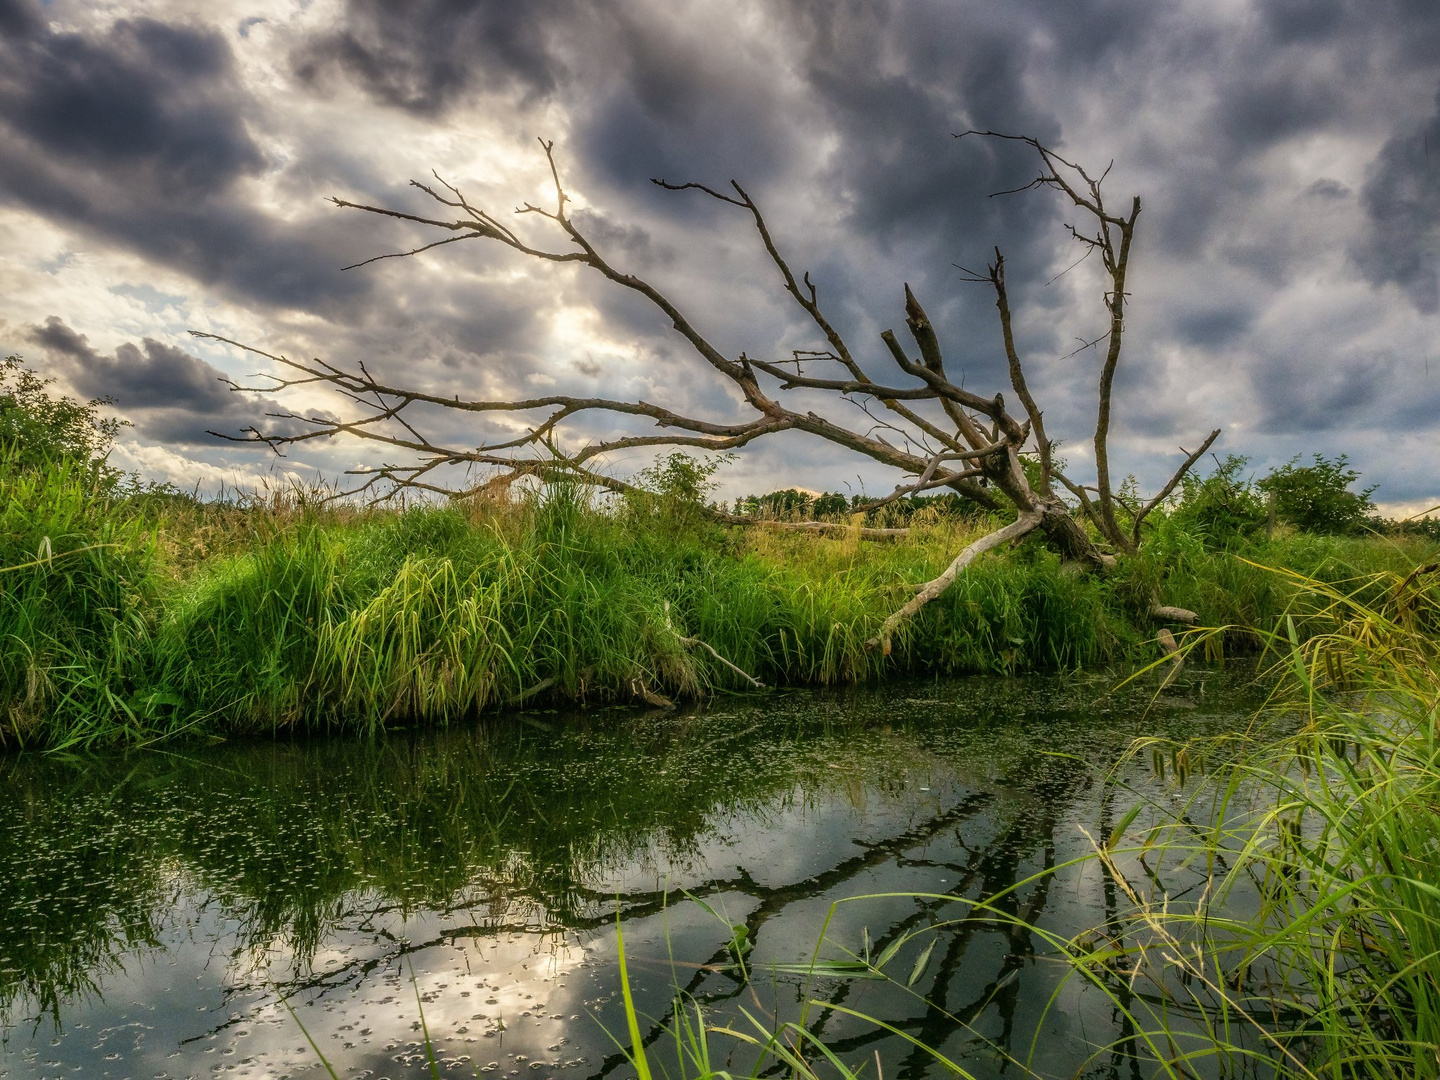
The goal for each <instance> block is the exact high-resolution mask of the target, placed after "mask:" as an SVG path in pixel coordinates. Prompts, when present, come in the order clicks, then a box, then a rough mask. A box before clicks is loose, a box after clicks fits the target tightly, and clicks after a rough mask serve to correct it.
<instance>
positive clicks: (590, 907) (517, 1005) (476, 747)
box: [0, 672, 1256, 1080]
mask: <svg viewBox="0 0 1440 1080" xmlns="http://www.w3.org/2000/svg"><path fill="white" fill-rule="evenodd" d="M1109 688H1110V684H1109V683H1108V682H1105V681H1103V680H1085V679H1069V680H1066V679H1058V678H1026V679H999V678H996V679H977V680H965V681H951V682H942V683H929V682H923V683H905V684H895V685H891V686H888V687H886V688H882V689H878V690H865V691H856V692H851V693H844V694H840V693H809V692H804V693H799V692H797V693H789V694H779V695H774V696H769V697H765V698H759V699H742V700H738V701H736V702H735V703H726V702H725V701H723V700H722V701H720V702H717V703H714V704H712V705H711V706H710V707H708V708H706V709H703V710H697V711H693V712H676V713H652V714H648V715H636V714H633V713H626V712H614V711H612V712H597V713H593V714H590V715H578V716H561V715H541V714H535V715H532V716H530V717H529V718H527V719H526V720H525V721H523V722H520V721H516V720H513V719H512V720H509V721H506V722H504V723H500V722H495V723H491V724H489V725H486V726H484V727H482V728H478V729H471V730H465V731H451V732H441V733H428V734H411V733H396V734H392V735H390V736H389V737H387V738H385V739H384V740H381V741H377V742H370V743H366V742H354V741H349V740H340V739H331V740H312V741H309V742H302V743H292V744H250V745H238V744H237V745H217V746H208V747H202V748H195V747H185V748H183V749H177V750H167V751H164V752H161V751H144V752H135V753H131V754H126V755H116V756H109V757H102V758H93V759H90V758H86V759H80V758H65V757H53V756H52V757H36V756H25V757H20V758H11V759H8V760H4V759H0V1034H3V1046H0V1077H17V1078H18V1077H27V1078H28V1077H40V1076H86V1077H90V1076H93V1077H116V1078H119V1077H136V1078H139V1077H146V1078H149V1077H155V1078H164V1077H185V1076H195V1077H205V1076H234V1077H259V1076H265V1077H273V1076H287V1075H288V1076H316V1077H319V1076H323V1075H325V1072H324V1066H323V1065H322V1063H321V1059H320V1055H319V1054H318V1053H317V1052H316V1050H315V1049H314V1048H312V1046H311V1045H310V1040H313V1041H314V1043H315V1045H316V1046H318V1047H319V1050H320V1051H321V1052H323V1054H324V1057H325V1058H326V1059H328V1061H329V1062H330V1064H331V1065H332V1066H333V1067H334V1068H335V1070H336V1071H337V1072H338V1073H339V1074H340V1075H342V1076H343V1075H349V1076H359V1077H372V1078H378V1077H401V1076H421V1075H429V1065H428V1063H427V1061H426V1050H425V1041H424V1039H423V1037H422V1028H421V1016H422V1009H423V1021H424V1024H425V1025H426V1026H427V1028H428V1031H429V1035H430V1038H431V1043H432V1044H433V1048H434V1052H435V1054H436V1056H437V1059H438V1060H437V1062H436V1065H437V1067H438V1069H439V1070H440V1073H441V1075H443V1076H472V1075H475V1074H477V1073H478V1074H479V1075H481V1076H487V1075H494V1076H496V1077H500V1076H505V1077H534V1078H535V1080H540V1078H543V1077H548V1076H559V1077H570V1078H574V1080H582V1078H586V1077H602V1076H612V1075H613V1076H616V1077H622V1076H630V1075H633V1071H634V1070H633V1068H632V1067H631V1066H630V1065H629V1064H628V1062H627V1061H626V1060H625V1059H624V1057H623V1056H622V1055H621V1054H620V1053H619V1052H618V1049H617V1045H616V1042H615V1041H614V1039H612V1038H611V1035H610V1034H607V1032H609V1033H613V1035H614V1037H615V1038H617V1039H622V1040H623V1039H624V1037H625V1036H624V1032H625V1021H624V1016H623V1012H622V1011H621V1006H620V997H619V988H620V981H619V975H618V969H617V965H616V959H617V939H616V924H617V917H618V920H619V922H620V924H621V926H623V933H624V945H625V952H626V956H627V958H628V966H629V973H630V980H631V983H632V986H633V987H634V990H635V995H636V1001H637V1005H638V1007H639V1009H640V1011H641V1012H642V1013H643V1014H646V1015H648V1016H649V1017H652V1018H656V1019H657V1020H662V1019H664V1018H665V1017H666V1016H667V1013H668V1010H669V1007H670V1002H671V1000H672V998H673V997H674V994H675V988H676V986H677V985H678V986H679V987H681V988H683V990H684V991H685V993H686V994H687V995H689V996H690V998H691V999H692V1000H693V1002H694V1003H698V1005H699V1007H700V1008H701V1009H702V1010H703V1012H704V1015H705V1016H706V1019H707V1020H708V1021H709V1022H711V1023H712V1024H722V1023H728V1024H729V1025H731V1026H733V1027H736V1028H740V1029H743V1030H748V1031H752V1032H754V1031H755V1029H754V1028H753V1027H752V1026H750V1021H749V1020H747V1019H746V1017H745V1015H744V1014H742V1012H741V1010H742V1009H743V1010H745V1012H748V1014H749V1015H750V1016H751V1017H754V1018H755V1019H756V1020H759V1021H760V1022H762V1023H767V1024H768V1023H772V1022H773V1021H774V1020H775V1019H777V1018H778V1019H780V1020H794V1019H800V1018H802V1015H803V1019H804V1020H805V1022H806V1024H807V1025H808V1027H809V1028H810V1029H811V1030H812V1031H814V1032H815V1034H816V1035H817V1036H818V1037H819V1038H821V1039H823V1040H824V1041H825V1042H826V1044H827V1045H829V1046H830V1047H831V1048H832V1049H834V1051H835V1052H836V1053H837V1054H838V1055H839V1056H840V1057H841V1058H842V1059H843V1060H845V1061H847V1062H849V1063H851V1064H852V1065H858V1064H861V1063H871V1065H870V1069H867V1075H873V1061H874V1059H875V1056H876V1054H877V1052H878V1055H879V1059H880V1061H881V1063H882V1065H883V1068H884V1075H885V1077H891V1078H899V1080H905V1078H910V1077H921V1076H931V1075H941V1074H942V1073H943V1070H942V1069H940V1068H939V1067H937V1066H936V1064H935V1062H934V1059H933V1058H932V1057H931V1056H930V1055H929V1054H927V1053H926V1052H925V1051H923V1050H921V1049H919V1048H917V1047H915V1046H913V1045H912V1044H911V1043H909V1042H907V1041H905V1040H904V1039H902V1038H900V1037H898V1036H895V1035H893V1034H890V1033H888V1032H886V1031H885V1030H883V1029H881V1028H877V1027H876V1026H875V1025H874V1024H872V1023H868V1022H864V1021H862V1020H860V1019H857V1018H855V1017H853V1016H851V1015H849V1014H848V1013H846V1012H844V1011H842V1010H844V1009H852V1010H856V1011H858V1012H861V1013H866V1014H869V1015H873V1016H877V1017H880V1018H882V1019H884V1020H885V1021H886V1022H887V1023H890V1024H892V1025H894V1026H895V1027H896V1028H898V1029H900V1030H903V1031H904V1032H906V1033H907V1034H908V1035H910V1036H913V1037H914V1038H915V1039H918V1040H919V1041H921V1042H923V1043H925V1044H927V1045H929V1046H932V1047H934V1048H936V1049H939V1050H941V1051H942V1052H944V1053H945V1054H946V1055H947V1056H948V1057H950V1058H951V1059H952V1060H954V1061H957V1062H959V1063H961V1064H963V1065H964V1066H965V1067H966V1068H968V1069H970V1070H971V1071H972V1072H974V1073H975V1074H976V1075H977V1076H999V1075H1006V1076H1021V1075H1024V1069H1023V1068H1021V1067H1020V1066H1019V1064H1017V1063H1024V1064H1027V1065H1028V1066H1029V1067H1030V1068H1033V1069H1034V1070H1035V1071H1036V1072H1038V1073H1040V1074H1042V1075H1057V1076H1069V1075H1074V1074H1076V1072H1077V1070H1079V1071H1080V1073H1081V1074H1082V1075H1095V1076H1117V1075H1118V1076H1129V1075H1132V1070H1133V1066H1134V1063H1133V1062H1130V1061H1129V1060H1128V1059H1126V1058H1124V1057H1123V1055H1120V1054H1116V1053H1113V1052H1109V1051H1105V1050H1103V1049H1102V1048H1103V1047H1104V1046H1106V1045H1107V1044H1109V1043H1111V1042H1113V1041H1114V1040H1115V1039H1116V1038H1117V1037H1119V1036H1120V1035H1122V1034H1123V1030H1122V1028H1121V1027H1120V1026H1119V1024H1118V1021H1117V1019H1116V1016H1115V1015H1114V1010H1113V1008H1112V1006H1111V1004H1110V1002H1109V1000H1108V999H1107V998H1105V997H1104V996H1103V995H1101V994H1099V993H1098V992H1096V991H1095V990H1093V989H1091V988H1089V987H1087V986H1086V985H1085V983H1084V981H1083V980H1078V979H1075V978H1067V972H1068V970H1069V969H1068V968H1066V967H1064V966H1063V965H1061V964H1059V963H1058V962H1057V961H1056V960H1055V959H1053V956H1051V955H1050V954H1051V950H1050V949H1049V948H1048V947H1047V946H1046V945H1045V943H1044V942H1043V941H1042V940H1041V939H1040V938H1038V937H1037V936H1036V935H1035V934H1033V933H1031V932H1030V931H1029V930H1026V929H1023V928H1019V927H1017V926H1015V925H1014V924H1012V923H1010V922H1009V921H1008V919H1007V918H1006V916H1010V915H1018V916H1021V917H1023V918H1024V919H1025V920H1026V921H1027V922H1030V923H1033V924H1036V925H1039V926H1041V927H1044V928H1046V929H1049V930H1054V931H1057V932H1059V933H1062V934H1065V935H1067V936H1068V935H1072V934H1075V933H1078V932H1080V931H1081V930H1084V929H1086V928H1088V927H1091V926H1094V925H1097V924H1099V923H1101V922H1102V921H1103V920H1104V919H1105V917H1106V915H1107V912H1113V910H1114V905H1115V903H1116V896H1115V890H1114V887H1113V884H1112V883H1110V882H1108V880H1107V879H1106V878H1105V876H1104V875H1103V873H1101V872H1100V871H1099V869H1098V868H1097V867H1096V866H1094V865H1093V864H1091V865H1088V866H1083V867H1077V868H1070V869H1064V870H1061V871H1059V872H1057V873H1055V874H1053V875H1048V876H1043V877H1042V878H1040V879H1039V880H1037V881H1034V882H1032V883H1029V884H1026V885H1024V886H1022V887H1021V888H1020V889H1018V890H1015V891H1013V892H1012V893H1010V894H1009V895H1008V896H1007V897H1006V898H1005V899H1004V900H1003V901H1001V902H1000V904H999V905H998V908H999V911H1000V913H1001V916H1000V917H998V918H996V917H988V916H986V915H985V914H984V913H983V912H977V911H975V910H974V909H973V908H972V907H971V906H969V905H967V904H966V903H964V902H963V901H962V900H960V899H957V898H971V899H974V898H980V897H984V896H989V895H991V894H994V893H997V892H1000V891H1001V890H1004V889H1007V888H1009V887H1011V886H1012V885H1013V884H1014V883H1015V882H1017V881H1021V880H1024V879H1026V878H1029V877H1030V876H1032V875H1035V874H1037V873H1039V872H1041V871H1043V870H1045V869H1047V868H1051V867H1055V866H1057V865H1060V864H1063V863H1065V862H1067V861H1068V860H1069V859H1071V858H1074V857H1076V856H1078V855H1081V854H1083V853H1084V852H1085V851H1087V850H1089V841H1088V840H1087V838H1086V835H1085V833H1086V831H1088V832H1089V833H1090V834H1091V835H1105V834H1106V833H1108V831H1109V829H1110V828H1112V827H1113V824H1114V821H1115V820H1116V819H1118V818H1119V817H1120V816H1122V815H1123V814H1124V812H1125V810H1126V809H1127V808H1128V806H1129V805H1130V802H1131V801H1132V800H1133V798H1134V796H1133V795H1131V794H1125V793H1123V792H1116V791H1114V790H1113V789H1107V788H1106V787H1105V785H1103V784H1101V783H1099V778H1100V776H1101V774H1102V773H1103V771H1104V770H1105V769H1107V768H1108V767H1109V765H1110V764H1111V763H1112V762H1113V761H1114V760H1115V759H1116V757H1117V756H1118V755H1119V753H1120V751H1121V750H1122V749H1123V748H1124V747H1125V746H1126V745H1127V743H1128V741H1129V740H1130V739H1131V738H1132V737H1133V736H1135V735H1139V734H1148V733H1168V734H1171V735H1188V734H1193V733H1200V732H1205V731H1219V730H1224V729H1226V728H1231V727H1234V726H1236V725H1239V724H1242V723H1243V722H1244V721H1245V720H1246V719H1247V718H1248V717H1249V716H1250V715H1251V713H1252V712H1253V710H1254V707H1255V704H1256V702H1255V701H1254V700H1253V696H1252V695H1249V694H1248V693H1247V692H1246V691H1245V690H1244V688H1243V683H1242V681H1241V680H1238V679H1234V678H1231V677H1227V676H1225V675H1223V674H1222V673H1217V672H1208V673H1206V672H1193V673H1188V674H1187V675H1186V676H1185V678H1183V679H1182V680H1181V681H1180V682H1179V683H1178V684H1177V685H1176V686H1175V687H1172V688H1171V689H1170V690H1169V691H1168V692H1167V695H1166V696H1165V697H1164V698H1163V699H1161V700H1160V701H1158V702H1156V703H1155V704H1154V705H1153V706H1151V703H1150V698H1149V694H1150V692H1151V691H1150V690H1140V691H1137V692H1133V693H1132V692H1122V693H1119V694H1110V693H1108V690H1109ZM1147 707H1148V709H1147ZM1126 776H1128V777H1129V779H1130V781H1131V782H1133V783H1134V784H1137V785H1140V786H1141V787H1142V788H1143V789H1144V790H1146V791H1148V793H1149V794H1151V795H1152V796H1154V797H1155V798H1156V799H1158V800H1160V801H1161V802H1164V801H1165V800H1169V799H1174V798H1176V797H1178V794H1177V793H1176V792H1174V791H1171V790H1170V789H1168V788H1167V787H1166V786H1165V785H1164V784H1163V783H1161V782H1160V781H1159V780H1158V779H1156V778H1154V777H1152V776H1151V775H1150V774H1149V771H1148V768H1146V769H1143V770H1142V768H1141V766H1140V765H1139V764H1136V765H1134V766H1132V767H1131V768H1130V769H1129V771H1128V772H1127V773H1126ZM1179 887H1181V888H1182V889H1183V885H1181V886H1179ZM895 893H922V894H928V895H923V896H914V895H898V896H897V895H889V896H875V897H874V898H871V899H859V900H847V901H846V902H845V903H843V904H840V905H839V906H838V907H836V908H834V909H832V907H831V905H832V904H833V903H834V902H835V901H840V900H845V899H846V898H849V897H857V896H865V895H872V896H873V894H895ZM827 915H828V917H829V923H828V926H824V924H825V921H826V918H827ZM932 926H935V927H937V929H934V930H929V929H927V928H929V927H932ZM735 927H743V928H744V933H743V935H738V934H737V931H736V930H735ZM822 927H824V929H825V940H824V942H823V943H821V942H820V937H821V932H822ZM912 932H918V933H916V936H915V937H914V938H913V939H909V940H906V941H905V943H904V944H903V945H902V946H901V947H900V948H899V950H898V951H895V952H894V955H893V956H891V957H889V958H888V961H887V964H886V966H885V971H886V972H887V973H888V974H890V975H891V976H892V979H891V980H889V981H887V980H882V979H858V978H853V977H847V976H845V975H843V974H829V975H825V974H822V975H819V976H808V977H807V976H806V975H805V974H804V973H803V972H802V971H801V970H800V969H801V968H803V966H804V965H805V964H807V963H808V962H809V961H810V960H811V959H812V958H813V957H814V956H815V955H816V954H817V943H819V949H818V955H819V956H820V957H821V958H822V959H826V960H832V961H833V960H842V961H843V960H846V959H850V960H852V961H853V959H854V958H855V956H857V955H863V954H864V953H865V950H866V948H867V942H868V943H869V944H868V947H869V950H870V955H871V957H872V959H873V958H876V957H878V956H879V955H880V954H881V953H882V952H884V950H885V949H886V948H887V946H889V945H890V944H892V943H893V942H895V941H897V940H898V939H900V938H901V937H903V936H904V935H906V934H908V933H912ZM737 937H743V939H744V943H746V944H747V945H748V946H753V948H748V951H745V952H743V954H742V955H741V956H740V957H737V952H736V949H735V948H734V946H735V944H736V939H737ZM927 949H928V950H929V952H928V955H925V954H926V950H927ZM922 955H923V956H925V962H924V963H923V965H922V964H920V963H919V961H921V959H922ZM741 958H743V964H744V967H745V969H747V971H748V977H746V975H745V974H744V973H742V971H741V967H740V965H739V964H738V963H737V959H741ZM912 975H913V978H914V983H913V987H911V988H907V987H906V985H905V984H906V982H907V981H908V980H910V979H911V978H912ZM417 998H418V1001H417ZM807 1001H818V1002H822V1003H830V1004H833V1005H835V1006H837V1008H833V1009H826V1008H823V1007H821V1006H819V1005H811V1006H809V1007H808V1011H807V1008H806V1005H805V1003H806V1002H807ZM692 1011H693V1005H692ZM292 1012H293V1015H292ZM645 1034H646V1037H647V1038H648V1039H650V1040H651V1046H652V1050H651V1052H652V1053H654V1054H657V1055H659V1060H661V1061H668V1063H669V1068H670V1070H671V1072H672V1074H673V1073H674V1072H675V1071H676V1070H675V1065H674V1057H675V1044H674V1041H673V1039H671V1038H670V1036H668V1035H665V1034H663V1033H662V1032H661V1030H660V1026H659V1025H656V1026H654V1027H651V1028H649V1029H647V1031H646V1032H645ZM710 1049H711V1054H712V1057H713V1059H714V1061H713V1064H714V1065H715V1066H716V1067H728V1068H732V1069H736V1070H741V1071H743V1070H747V1069H749V1068H750V1067H751V1063H752V1062H753V1053H752V1052H750V1051H749V1050H748V1049H747V1048H746V1047H745V1046H744V1045H743V1044H741V1043H739V1042H737V1040H735V1039H734V1038H730V1037H726V1036H720V1035H716V1036H712V1039H711V1047H710Z"/></svg>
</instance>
